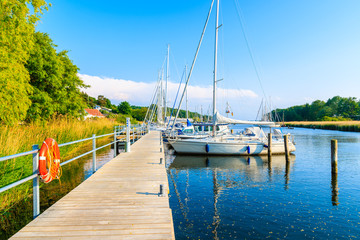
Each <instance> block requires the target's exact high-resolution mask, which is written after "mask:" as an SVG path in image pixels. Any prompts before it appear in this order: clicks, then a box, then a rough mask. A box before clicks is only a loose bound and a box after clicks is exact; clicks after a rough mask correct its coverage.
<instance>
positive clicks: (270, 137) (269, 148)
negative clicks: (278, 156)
mask: <svg viewBox="0 0 360 240" xmlns="http://www.w3.org/2000/svg"><path fill="white" fill-rule="evenodd" d="M271 147H272V134H271V133H269V134H268V159H269V160H271V154H272V152H271Z"/></svg>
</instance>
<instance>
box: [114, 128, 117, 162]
mask: <svg viewBox="0 0 360 240" xmlns="http://www.w3.org/2000/svg"><path fill="white" fill-rule="evenodd" d="M116 141H117V138H116V127H115V129H114V157H116V155H117V147H116V146H117V144H116Z"/></svg>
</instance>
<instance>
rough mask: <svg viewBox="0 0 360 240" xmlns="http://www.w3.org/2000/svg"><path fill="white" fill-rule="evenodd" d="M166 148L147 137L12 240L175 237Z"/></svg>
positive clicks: (156, 134) (157, 139)
mask: <svg viewBox="0 0 360 240" xmlns="http://www.w3.org/2000/svg"><path fill="white" fill-rule="evenodd" d="M162 148H163V146H162V143H160V134H159V132H157V131H153V132H151V133H148V134H147V135H145V136H144V137H142V138H141V139H140V140H138V141H137V142H136V143H134V144H133V145H132V146H131V152H129V153H121V154H120V155H118V156H117V157H116V158H114V159H113V160H111V161H110V162H108V163H107V164H105V165H104V166H103V167H102V168H101V169H99V170H98V171H97V172H96V173H95V174H94V175H92V176H91V177H90V178H88V179H87V180H86V181H84V182H83V183H82V184H80V185H79V186H78V187H76V188H75V189H74V190H73V191H71V192H70V193H69V194H67V195H66V196H65V197H63V198H62V199H60V200H59V201H58V202H56V203H55V204H54V205H53V206H51V207H50V208H49V209H47V210H46V211H45V212H43V213H42V214H41V215H40V216H39V217H37V218H36V219H34V220H33V221H32V222H30V223H29V224H28V225H27V226H25V227H24V228H23V229H21V230H20V231H19V232H18V233H16V234H15V235H14V236H13V237H12V238H11V239H175V237H174V228H173V222H172V213H171V209H170V207H169V199H168V179H167V173H166V169H165V166H164V162H165V161H164V160H163V159H165V158H164V153H163V150H162ZM160 158H162V160H163V161H162V164H159V163H160ZM160 185H163V187H164V189H163V190H164V195H163V196H159V192H160Z"/></svg>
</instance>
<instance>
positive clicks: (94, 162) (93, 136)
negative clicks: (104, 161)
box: [92, 134, 96, 173]
mask: <svg viewBox="0 0 360 240" xmlns="http://www.w3.org/2000/svg"><path fill="white" fill-rule="evenodd" d="M92 143H93V173H94V172H96V134H93V135H92Z"/></svg>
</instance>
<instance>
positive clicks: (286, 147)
mask: <svg viewBox="0 0 360 240" xmlns="http://www.w3.org/2000/svg"><path fill="white" fill-rule="evenodd" d="M288 137H289V136H288V135H287V134H285V135H284V147H285V159H286V161H290V152H289V141H288Z"/></svg>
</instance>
